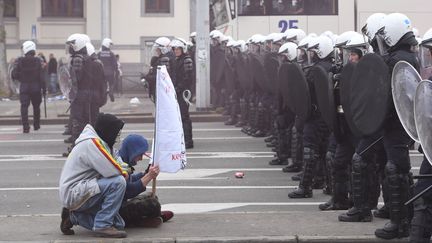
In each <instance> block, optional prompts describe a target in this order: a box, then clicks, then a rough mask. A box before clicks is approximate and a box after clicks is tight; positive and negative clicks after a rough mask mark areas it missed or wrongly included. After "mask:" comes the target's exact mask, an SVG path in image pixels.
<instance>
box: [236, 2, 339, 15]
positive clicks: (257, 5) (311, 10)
mask: <svg viewBox="0 0 432 243" xmlns="http://www.w3.org/2000/svg"><path fill="white" fill-rule="evenodd" d="M238 9H239V13H238V15H240V16H241V15H243V16H260V15H337V14H338V0H238Z"/></svg>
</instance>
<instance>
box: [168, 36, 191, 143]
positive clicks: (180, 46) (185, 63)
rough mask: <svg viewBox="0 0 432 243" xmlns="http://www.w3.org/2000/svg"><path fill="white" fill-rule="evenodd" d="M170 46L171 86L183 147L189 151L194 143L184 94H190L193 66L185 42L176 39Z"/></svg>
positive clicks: (187, 104)
mask: <svg viewBox="0 0 432 243" xmlns="http://www.w3.org/2000/svg"><path fill="white" fill-rule="evenodd" d="M170 46H171V47H172V48H173V49H174V54H175V61H174V63H173V64H174V65H173V68H172V71H173V75H174V79H173V84H174V88H175V90H176V95H177V100H178V103H179V107H180V114H181V119H182V123H183V133H184V138H185V145H186V148H187V149H190V148H193V147H194V143H193V140H192V121H191V119H190V116H189V103H188V102H187V101H186V94H185V92H187V91H189V92H190V89H191V87H192V82H193V70H194V64H193V61H192V58H191V57H190V56H189V55H188V54H187V53H186V51H187V50H186V41H185V40H183V39H181V38H176V39H174V40H173V41H171V43H170Z"/></svg>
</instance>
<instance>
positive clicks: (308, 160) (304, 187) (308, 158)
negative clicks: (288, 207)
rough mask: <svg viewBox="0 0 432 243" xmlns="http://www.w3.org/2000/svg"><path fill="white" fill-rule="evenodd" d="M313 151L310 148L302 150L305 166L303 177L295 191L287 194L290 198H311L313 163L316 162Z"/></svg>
mask: <svg viewBox="0 0 432 243" xmlns="http://www.w3.org/2000/svg"><path fill="white" fill-rule="evenodd" d="M317 159H318V158H317V155H316V153H315V151H314V150H313V149H311V148H308V147H305V148H304V161H305V166H304V170H303V177H302V178H301V180H300V184H299V187H298V189H297V190H295V191H293V192H291V193H289V194H288V197H290V198H309V197H312V180H313V173H314V169H315V162H316V160H317Z"/></svg>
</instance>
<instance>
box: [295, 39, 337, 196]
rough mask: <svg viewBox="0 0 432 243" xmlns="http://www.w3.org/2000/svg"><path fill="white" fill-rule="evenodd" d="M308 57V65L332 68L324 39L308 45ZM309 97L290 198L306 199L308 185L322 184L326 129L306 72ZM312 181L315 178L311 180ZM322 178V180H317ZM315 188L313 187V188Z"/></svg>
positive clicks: (309, 191) (329, 47)
mask: <svg viewBox="0 0 432 243" xmlns="http://www.w3.org/2000/svg"><path fill="white" fill-rule="evenodd" d="M307 50H308V53H309V54H310V55H312V56H310V58H309V60H310V61H311V62H310V64H312V65H317V66H320V67H322V68H323V69H324V70H325V71H327V72H328V71H330V69H331V67H332V62H331V59H332V53H333V42H332V40H331V39H330V38H328V37H326V36H319V37H317V38H312V40H311V41H310V42H309V43H308V49H307ZM306 77H307V80H308V83H309V92H310V94H311V98H312V99H311V104H312V107H311V115H310V116H309V118H308V119H307V120H306V122H305V125H304V131H303V143H304V144H303V146H304V148H303V159H304V168H303V176H302V178H301V180H300V184H299V188H298V189H297V190H295V191H293V192H291V193H289V194H288V197H290V198H309V197H312V186H313V185H312V183H313V182H314V184H319V183H318V182H319V181H320V180H323V179H324V178H323V177H324V175H319V174H320V173H322V171H323V168H324V163H325V161H324V160H325V154H326V151H327V145H328V138H329V135H330V130H329V127H328V126H327V125H326V123H325V122H324V120H323V118H322V115H321V113H320V112H319V110H318V109H317V107H318V105H317V98H316V96H315V95H314V94H315V90H314V89H315V88H314V85H313V83H312V82H311V81H312V79H311V77H310V72H309V70H308V71H307V72H306ZM314 177H315V178H314ZM321 177H322V178H321ZM314 187H316V185H315V186H314Z"/></svg>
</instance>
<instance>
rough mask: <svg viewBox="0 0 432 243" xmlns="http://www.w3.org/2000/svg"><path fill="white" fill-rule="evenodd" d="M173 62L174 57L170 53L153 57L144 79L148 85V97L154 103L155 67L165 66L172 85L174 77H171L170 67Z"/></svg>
mask: <svg viewBox="0 0 432 243" xmlns="http://www.w3.org/2000/svg"><path fill="white" fill-rule="evenodd" d="M173 62H174V56H173V54H172V52H168V53H167V54H161V55H160V56H153V57H152V59H151V61H150V65H151V68H150V70H149V72H148V73H147V74H146V75H145V79H146V80H147V82H148V83H149V97H150V99H153V101H155V97H156V75H157V67H158V66H161V65H165V66H166V68H167V70H168V74H169V75H170V77H171V80H172V81H173V83H174V80H175V77H174V75H173V71H172V69H173V68H172V67H173Z"/></svg>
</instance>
